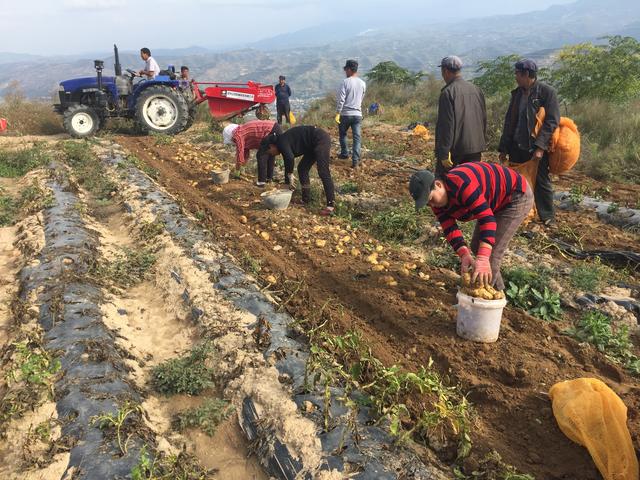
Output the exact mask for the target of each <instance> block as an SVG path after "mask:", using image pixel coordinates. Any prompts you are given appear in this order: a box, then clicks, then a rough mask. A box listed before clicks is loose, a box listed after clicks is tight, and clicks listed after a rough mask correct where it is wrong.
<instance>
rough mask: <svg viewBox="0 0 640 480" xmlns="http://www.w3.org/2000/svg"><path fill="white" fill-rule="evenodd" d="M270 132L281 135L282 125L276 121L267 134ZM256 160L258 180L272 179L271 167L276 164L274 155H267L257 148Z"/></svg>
mask: <svg viewBox="0 0 640 480" xmlns="http://www.w3.org/2000/svg"><path fill="white" fill-rule="evenodd" d="M272 133H275V134H277V135H281V134H282V127H281V126H280V125H278V124H277V123H276V124H275V125H274V126H273V128H272V129H271V132H269V135H271V134H272ZM256 160H257V163H258V181H259V182H268V181H271V180H273V169H274V167H275V164H276V157H274V156H272V155H269V153H268V152H267V151H266V150H262V149H258V152H257V153H256Z"/></svg>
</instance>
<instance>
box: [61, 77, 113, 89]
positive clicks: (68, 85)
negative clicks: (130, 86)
mask: <svg viewBox="0 0 640 480" xmlns="http://www.w3.org/2000/svg"><path fill="white" fill-rule="evenodd" d="M102 84H103V85H110V84H111V85H113V84H115V77H102ZM60 87H62V88H61V89H60V90H62V89H64V91H65V92H75V91H76V90H78V89H84V88H98V79H97V78H96V77H83V78H74V79H72V80H64V81H62V82H60Z"/></svg>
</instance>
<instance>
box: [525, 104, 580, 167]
mask: <svg viewBox="0 0 640 480" xmlns="http://www.w3.org/2000/svg"><path fill="white" fill-rule="evenodd" d="M545 113H546V112H545V110H544V107H540V109H539V110H538V113H537V114H536V126H535V128H534V129H533V134H532V135H533V137H534V138H535V137H537V136H538V133H539V132H540V129H541V128H542V124H543V123H544V117H545ZM578 158H580V132H579V131H578V126H577V125H576V124H575V122H574V121H573V120H571V119H570V118H567V117H560V122H559V124H558V128H556V129H555V131H554V132H553V135H552V137H551V142H550V144H549V171H550V172H551V173H554V174H556V175H559V174H561V173H565V172H568V171H569V170H571V169H572V168H573V166H574V165H575V164H576V162H577V161H578Z"/></svg>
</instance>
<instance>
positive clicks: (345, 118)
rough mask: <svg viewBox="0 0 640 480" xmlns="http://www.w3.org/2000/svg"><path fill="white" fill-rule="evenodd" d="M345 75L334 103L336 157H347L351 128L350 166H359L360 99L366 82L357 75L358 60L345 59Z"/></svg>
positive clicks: (360, 133) (360, 134) (364, 90)
mask: <svg viewBox="0 0 640 480" xmlns="http://www.w3.org/2000/svg"><path fill="white" fill-rule="evenodd" d="M344 73H345V75H346V76H347V78H345V79H344V80H343V82H342V85H341V86H340V90H338V102H337V105H336V118H335V120H336V123H337V124H338V132H339V133H340V154H339V155H338V158H342V159H346V158H349V150H348V148H347V131H348V130H349V128H351V132H352V133H353V154H352V156H351V168H358V167H359V166H360V141H361V136H362V125H361V124H362V99H363V98H364V94H365V92H366V90H367V84H366V83H365V82H364V80H362V79H361V78H360V77H358V62H357V61H355V60H347V62H346V63H345V66H344Z"/></svg>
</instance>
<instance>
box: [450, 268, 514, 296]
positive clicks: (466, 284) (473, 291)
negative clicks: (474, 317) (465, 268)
mask: <svg viewBox="0 0 640 480" xmlns="http://www.w3.org/2000/svg"><path fill="white" fill-rule="evenodd" d="M461 291H462V293H464V294H466V295H469V296H471V297H476V298H482V299H484V300H501V299H503V298H504V292H500V291H498V290H496V289H495V288H493V287H492V286H491V285H479V284H478V283H476V284H473V285H472V284H471V273H470V272H465V273H464V275H462V289H461Z"/></svg>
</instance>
